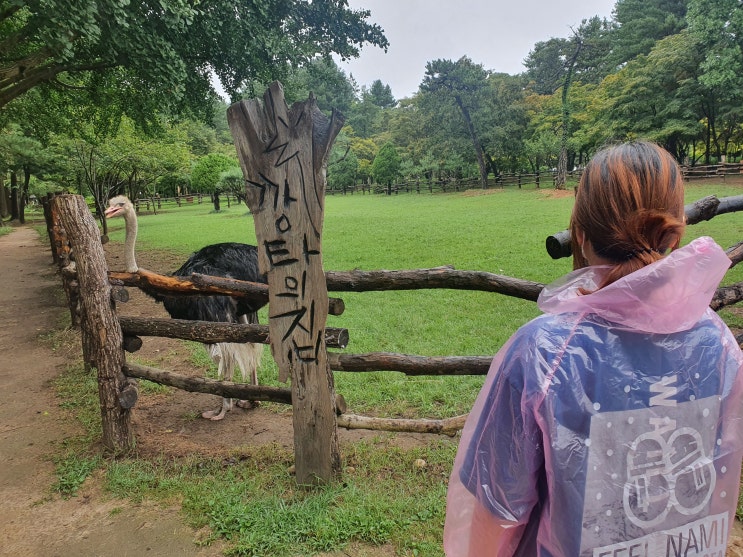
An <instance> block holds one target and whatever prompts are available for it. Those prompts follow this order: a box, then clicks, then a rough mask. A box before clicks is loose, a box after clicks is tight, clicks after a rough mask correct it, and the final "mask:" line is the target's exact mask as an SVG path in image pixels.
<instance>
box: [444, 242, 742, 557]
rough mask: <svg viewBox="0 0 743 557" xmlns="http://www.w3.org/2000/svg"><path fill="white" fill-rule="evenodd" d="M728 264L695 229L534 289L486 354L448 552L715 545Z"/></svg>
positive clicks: (627, 551)
mask: <svg viewBox="0 0 743 557" xmlns="http://www.w3.org/2000/svg"><path fill="white" fill-rule="evenodd" d="M729 266H730V260H729V259H728V257H727V256H726V255H725V252H724V251H723V250H722V249H721V248H720V247H719V246H718V245H717V244H715V243H714V241H712V240H711V239H710V238H699V239H697V240H694V241H693V242H691V243H690V244H689V245H688V246H686V247H684V248H681V249H678V250H676V251H674V252H672V253H670V254H669V255H668V256H667V257H665V258H663V259H662V260H661V261H658V262H656V263H654V264H652V265H649V266H647V267H645V268H643V269H641V270H639V271H636V272H634V273H632V274H630V275H628V276H626V277H624V278H622V279H620V280H618V281H617V282H615V283H613V284H611V285H609V286H607V287H605V288H603V289H601V290H598V291H596V292H593V293H592V294H588V295H579V294H578V288H579V287H584V288H586V289H588V290H595V288H596V287H597V285H598V284H599V283H600V282H601V280H600V279H601V276H602V274H603V273H604V272H606V269H607V267H587V268H585V269H581V270H578V271H575V272H573V273H570V274H569V275H567V276H565V277H563V279H561V280H560V281H558V282H556V283H554V284H552V285H550V286H548V287H547V288H545V289H544V291H543V292H542V294H541V295H540V298H539V302H538V303H539V307H540V309H542V310H543V311H544V312H545V315H542V316H540V317H538V318H536V319H534V320H533V321H531V322H530V323H527V324H526V325H525V326H523V327H521V328H520V329H519V330H518V331H517V332H516V333H515V334H514V336H513V337H511V339H510V340H509V341H508V342H507V343H506V344H505V345H504V346H503V348H502V349H501V350H500V351H499V352H498V354H497V355H496V356H495V358H494V360H493V363H492V366H491V368H490V372H489V373H488V376H487V378H486V380H485V384H484V386H483V388H482V391H481V392H480V394H479V396H478V398H477V400H476V402H475V405H474V407H473V409H472V412H471V413H470V416H469V418H468V420H467V423H466V425H465V428H464V431H463V433H462V440H461V442H460V445H459V451H458V453H457V457H456V460H455V463H454V469H453V472H452V476H451V479H450V482H449V493H448V500H447V515H446V527H445V531H444V548H445V550H446V554H447V555H448V556H449V557H462V556H470V557H488V556H490V555H498V556H500V555H508V556H510V555H523V556H528V557H535V556H539V557H543V556H550V557H576V556H581V557H583V556H585V557H588V556H591V557H677V556H684V557H692V556H700V557H701V556H715V557H716V556H718V555H719V556H721V557H722V556H724V554H725V547H726V543H727V536H728V534H729V532H730V527H731V523H732V521H733V519H734V516H735V508H736V503H737V498H738V489H739V483H740V466H741V441H742V437H743V423H741V406H742V404H743V402H742V401H743V399H742V396H743V389H742V383H743V373H741V371H743V369H742V368H743V356H742V355H741V351H740V348H739V346H738V344H737V343H736V340H735V338H734V336H733V335H732V334H731V332H730V330H729V329H728V328H727V326H726V325H725V324H724V323H723V322H722V320H721V319H720V318H719V317H718V316H717V314H716V313H715V312H714V311H712V310H711V309H710V308H709V303H710V300H711V298H712V296H713V294H714V293H715V289H716V288H717V286H718V284H719V282H720V280H721V279H722V277H723V276H724V275H725V272H726V270H727V269H728V267H729Z"/></svg>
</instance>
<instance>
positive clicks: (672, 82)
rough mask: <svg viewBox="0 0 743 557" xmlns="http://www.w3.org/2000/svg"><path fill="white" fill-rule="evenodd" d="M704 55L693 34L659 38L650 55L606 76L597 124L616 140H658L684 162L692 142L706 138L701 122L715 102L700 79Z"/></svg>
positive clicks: (641, 57)
mask: <svg viewBox="0 0 743 557" xmlns="http://www.w3.org/2000/svg"><path fill="white" fill-rule="evenodd" d="M701 56H702V53H701V52H700V51H699V45H698V44H696V43H695V41H694V40H692V38H691V37H690V36H689V34H688V33H687V32H682V33H679V34H677V35H671V36H668V37H666V38H664V39H662V40H660V41H658V42H657V44H656V45H655V46H654V47H653V49H652V50H651V51H650V53H649V54H648V55H640V56H638V57H637V58H635V59H634V60H632V61H631V62H629V63H628V64H627V65H626V66H625V67H624V68H622V69H621V70H620V71H619V72H617V73H616V74H614V75H611V76H609V77H607V78H606V80H604V83H603V84H602V86H601V89H602V92H601V94H602V95H603V96H604V98H605V102H604V104H603V106H600V107H599V108H598V110H596V111H595V114H596V117H597V118H598V119H599V121H598V123H597V124H596V125H597V126H601V127H604V128H605V129H606V130H607V132H608V133H609V134H610V137H611V138H613V139H618V140H625V139H632V138H637V137H641V138H644V139H649V140H653V141H657V142H658V143H661V144H662V145H663V146H664V147H665V148H666V149H667V150H668V151H669V152H670V153H671V154H672V155H674V157H676V159H677V160H679V161H683V160H684V158H685V157H686V155H687V154H688V145H689V143H690V142H693V141H695V140H696V139H697V138H699V137H700V136H701V132H702V130H703V128H702V125H701V124H700V122H701V121H702V119H703V118H704V111H705V110H706V109H708V108H709V106H710V104H709V102H708V99H707V98H706V96H707V93H708V91H705V90H704V88H703V87H702V86H701V85H700V83H699V80H698V71H699V64H700V61H701ZM705 107H706V108H705Z"/></svg>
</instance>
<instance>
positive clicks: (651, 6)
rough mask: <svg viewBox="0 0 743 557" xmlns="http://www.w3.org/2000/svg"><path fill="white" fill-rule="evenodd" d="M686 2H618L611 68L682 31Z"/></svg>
mask: <svg viewBox="0 0 743 557" xmlns="http://www.w3.org/2000/svg"><path fill="white" fill-rule="evenodd" d="M716 1H717V0H714V2H716ZM688 2H689V0H617V3H616V4H615V5H614V20H615V22H616V24H617V29H616V30H615V31H614V32H613V37H612V45H613V50H612V54H611V59H612V63H613V64H612V65H613V66H614V67H616V68H619V67H621V66H622V65H623V64H625V63H627V62H629V61H630V60H633V59H634V58H636V57H637V56H639V55H640V54H648V53H649V52H650V50H651V49H652V48H653V46H655V43H656V42H658V41H659V40H661V39H663V38H664V37H668V36H669V35H675V34H676V33H678V32H680V31H681V30H682V29H684V28H685V27H686V20H685V15H686V5H687V4H688ZM714 2H713V3H714Z"/></svg>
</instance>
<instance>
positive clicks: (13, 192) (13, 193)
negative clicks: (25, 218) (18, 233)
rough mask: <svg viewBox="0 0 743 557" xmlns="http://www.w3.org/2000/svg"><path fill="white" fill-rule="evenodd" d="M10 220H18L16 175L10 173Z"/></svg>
mask: <svg viewBox="0 0 743 557" xmlns="http://www.w3.org/2000/svg"><path fill="white" fill-rule="evenodd" d="M10 220H18V174H16V173H15V171H13V172H11V173H10Z"/></svg>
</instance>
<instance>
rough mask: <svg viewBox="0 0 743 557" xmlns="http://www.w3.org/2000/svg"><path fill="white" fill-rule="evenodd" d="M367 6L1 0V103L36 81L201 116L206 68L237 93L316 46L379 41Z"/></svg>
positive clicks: (147, 108) (327, 49) (351, 52)
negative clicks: (353, 8) (364, 7)
mask: <svg viewBox="0 0 743 557" xmlns="http://www.w3.org/2000/svg"><path fill="white" fill-rule="evenodd" d="M369 16H370V14H369V12H368V11H365V10H352V9H350V8H349V7H348V4H347V1H346V0H333V1H327V2H312V1H310V0H239V1H237V2H235V1H234V0H209V1H206V2H195V3H191V2H184V1H183V0H144V1H141V2H130V1H128V0H76V1H75V2H70V1H69V0H0V53H2V54H0V108H1V107H3V106H5V105H7V104H8V103H9V102H11V101H12V100H13V99H16V98H18V97H20V96H21V95H23V94H24V93H26V92H28V91H30V90H31V89H33V88H34V87H38V86H44V87H47V88H54V89H57V90H59V91H64V92H65V93H68V94H70V95H73V96H76V97H78V98H80V97H83V98H84V99H85V100H86V101H88V102H92V103H96V102H98V103H101V102H103V101H104V100H105V101H106V102H109V103H112V104H116V105H117V106H119V107H120V108H121V110H122V111H124V112H125V113H127V114H129V115H130V116H132V117H133V118H134V119H135V120H138V121H143V120H148V119H150V118H151V117H152V116H153V115H154V114H157V113H162V112H167V111H172V112H177V113H179V114H184V113H185V114H188V113H191V114H196V115H200V116H204V112H205V111H207V112H210V111H211V108H212V106H213V103H212V101H213V100H214V98H215V95H216V93H215V91H214V89H213V87H212V84H211V75H212V72H213V73H214V74H216V76H217V77H219V79H220V80H221V82H222V84H223V86H224V88H225V89H226V91H227V92H228V93H229V94H230V95H231V96H232V97H233V98H234V99H237V98H238V95H239V93H240V92H241V91H242V90H243V89H244V88H245V87H246V86H247V85H249V84H250V83H252V82H264V83H267V82H269V81H271V80H273V79H277V78H280V77H283V76H284V75H285V74H286V72H287V71H288V70H289V68H290V67H291V66H299V65H302V64H304V63H306V62H308V61H309V60H311V59H313V58H314V57H316V56H318V55H329V54H331V53H335V54H337V55H339V56H340V57H341V58H342V59H345V58H349V57H354V56H357V55H358V53H359V48H360V46H362V45H363V44H366V43H369V44H372V45H377V46H380V47H383V48H386V46H387V40H386V38H385V37H384V35H383V33H382V30H381V28H380V27H379V26H378V25H375V24H371V23H368V22H367V19H368V18H369Z"/></svg>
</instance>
